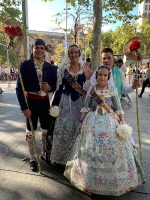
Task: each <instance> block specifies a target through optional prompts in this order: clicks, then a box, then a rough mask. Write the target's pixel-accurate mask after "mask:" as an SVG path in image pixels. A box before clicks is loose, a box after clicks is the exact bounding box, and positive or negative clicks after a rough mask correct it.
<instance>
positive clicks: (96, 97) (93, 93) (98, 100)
mask: <svg viewBox="0 0 150 200" xmlns="http://www.w3.org/2000/svg"><path fill="white" fill-rule="evenodd" d="M89 94H90V95H91V96H92V97H93V98H94V99H95V101H96V103H97V104H98V105H100V106H101V107H102V108H103V109H104V110H105V111H106V112H108V113H110V114H111V115H112V116H113V117H115V119H116V120H117V121H118V122H119V123H120V119H119V117H118V116H117V115H116V114H115V113H114V112H113V111H112V110H111V109H110V108H109V106H108V105H107V104H106V103H105V102H104V101H103V100H102V99H101V98H100V97H99V96H98V95H97V93H96V92H95V90H94V88H92V89H91V91H90V93H89Z"/></svg>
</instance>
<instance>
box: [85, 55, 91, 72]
mask: <svg viewBox="0 0 150 200" xmlns="http://www.w3.org/2000/svg"><path fill="white" fill-rule="evenodd" d="M86 63H87V64H88V65H89V67H90V69H91V58H87V59H86Z"/></svg>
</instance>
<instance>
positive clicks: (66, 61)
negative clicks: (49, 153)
mask: <svg viewBox="0 0 150 200" xmlns="http://www.w3.org/2000/svg"><path fill="white" fill-rule="evenodd" d="M78 63H79V64H80V68H81V70H80V71H79V72H78V73H79V74H82V73H83V70H82V66H83V63H84V62H83V60H82V58H81V57H79V61H78ZM69 67H70V59H69V57H68V55H65V56H64V58H63V60H62V62H61V64H60V68H59V73H58V78H57V86H56V91H57V90H58V89H59V86H60V85H61V84H62V79H63V77H64V69H65V68H67V69H68V68H69ZM69 73H70V72H69Z"/></svg>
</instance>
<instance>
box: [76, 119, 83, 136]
mask: <svg viewBox="0 0 150 200" xmlns="http://www.w3.org/2000/svg"><path fill="white" fill-rule="evenodd" d="M81 126H82V123H81V122H79V124H78V128H77V130H78V134H80V133H81Z"/></svg>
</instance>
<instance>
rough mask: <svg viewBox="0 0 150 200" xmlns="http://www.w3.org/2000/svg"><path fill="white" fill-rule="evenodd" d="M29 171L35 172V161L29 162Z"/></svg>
mask: <svg viewBox="0 0 150 200" xmlns="http://www.w3.org/2000/svg"><path fill="white" fill-rule="evenodd" d="M30 169H31V170H32V171H33V172H35V171H36V170H37V164H36V161H35V160H33V161H31V162H30Z"/></svg>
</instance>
